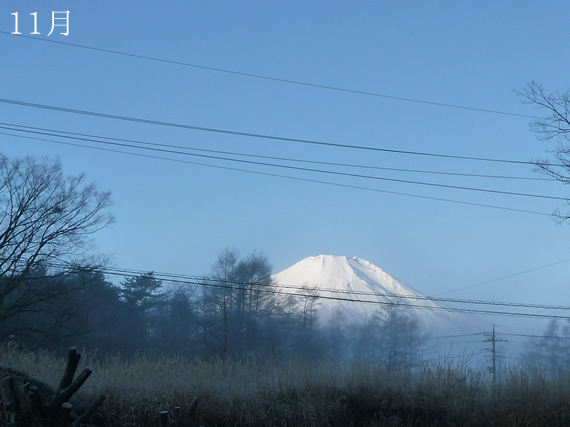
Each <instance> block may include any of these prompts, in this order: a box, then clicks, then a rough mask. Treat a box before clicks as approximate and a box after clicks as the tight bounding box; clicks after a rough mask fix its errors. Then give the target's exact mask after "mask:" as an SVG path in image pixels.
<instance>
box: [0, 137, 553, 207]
mask: <svg viewBox="0 0 570 427" xmlns="http://www.w3.org/2000/svg"><path fill="white" fill-rule="evenodd" d="M0 134H1V135H7V136H13V137H17V138H25V139H31V140H37V141H45V142H50V143H53V144H60V145H67V146H72V147H80V148H87V149H91V150H98V151H106V152H111V153H120V154H125V155H130V156H137V157H142V158H149V159H157V160H166V161H170V162H176V163H183V164H191V165H197V166H204V167H209V168H215V169H220V170H230V171H234V172H243V173H249V174H254V175H262V176H271V177H275V178H283V179H289V180H295V181H301V182H311V183H315V184H323V185H330V186H335V187H342V188H350V189H356V190H364V191H373V192H375V193H384V194H393V195H397V196H405V197H414V198H419V199H424V200H434V201H439V202H447V203H455V204H460V205H466V206H477V207H483V208H489V209H500V210H505V211H511V212H520V213H527V214H532V215H541V216H551V214H548V213H545V212H537V211H531V210H526V209H517V208H509V207H506V206H496V205H489V204H485V203H476V202H466V201H462V200H454V199H445V198H441V197H432V196H424V195H420V194H411V193H403V192H398V191H389V190H381V189H379V188H371V187H363V186H359V185H352V184H342V183H338V182H330V181H322V180H317V179H310V178H301V177H296V176H289V175H280V174H275V173H270V172H261V171H254V170H248V169H240V168H233V167H228V166H220V165H212V164H207V163H200V162H193V161H189V160H182V159H173V158H169V157H160V156H153V155H149V154H141V153H133V152H129V151H122V150H114V149H109V148H101V147H93V146H85V145H81V144H74V143H70V142H62V141H53V140H49V139H45V138H34V137H30V136H23V135H14V134H9V133H4V132H0Z"/></svg>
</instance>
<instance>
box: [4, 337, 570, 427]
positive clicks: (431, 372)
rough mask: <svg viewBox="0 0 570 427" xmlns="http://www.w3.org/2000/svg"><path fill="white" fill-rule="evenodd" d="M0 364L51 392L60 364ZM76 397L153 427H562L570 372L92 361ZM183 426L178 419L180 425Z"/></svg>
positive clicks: (14, 354) (41, 358) (449, 365)
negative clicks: (163, 415)
mask: <svg viewBox="0 0 570 427" xmlns="http://www.w3.org/2000/svg"><path fill="white" fill-rule="evenodd" d="M0 364H1V365H3V366H10V367H11V368H15V369H18V370H21V371H25V372H27V373H28V374H30V375H33V376H34V377H35V378H36V379H39V380H42V381H45V382H47V383H50V384H52V385H57V383H58V382H59V379H60V377H61V375H62V373H63V369H64V366H65V360H64V358H63V357H58V356H55V355H53V354H50V353H48V352H45V351H27V350H25V349H21V348H18V347H17V346H15V345H5V346H2V347H0ZM83 366H90V367H91V368H92V369H93V371H94V373H93V375H92V376H91V377H90V378H89V380H88V381H87V383H86V384H85V386H84V387H83V388H82V389H81V390H80V394H79V396H78V399H80V400H82V401H85V402H86V403H88V402H89V401H92V400H94V399H95V398H96V397H97V396H98V395H100V394H104V395H106V396H107V400H106V402H105V403H104V405H103V408H102V410H101V413H102V415H103V422H104V424H105V425H109V426H157V425H158V414H159V412H160V411H161V410H169V411H171V410H172V409H173V408H174V407H175V406H180V407H181V413H182V415H183V417H184V414H185V413H186V412H187V411H188V410H189V407H190V405H191V402H192V399H193V398H194V396H198V397H199V398H200V403H199V405H198V410H197V413H196V415H195V416H194V417H193V418H191V419H189V418H186V420H185V421H184V422H183V424H182V425H204V426H230V425H232V426H242V425H243V426H333V425H336V426H412V425H413V426H480V425H496V426H520V425H528V426H556V425H560V426H562V425H567V424H570V373H569V372H568V371H559V372H557V373H556V374H555V375H549V376H547V375H546V373H545V372H542V371H540V370H537V369H531V368H525V367H518V366H511V367H508V368H505V369H504V370H503V371H501V372H500V375H499V378H500V381H499V382H498V383H497V384H496V385H494V384H493V383H492V381H491V379H490V377H489V375H488V374H487V373H486V372H485V371H484V370H482V369H476V368H471V367H469V364H468V363H466V362H465V361H463V362H459V363H454V362H451V361H446V362H444V363H442V364H439V365H425V366H421V367H417V368H414V369H400V370H395V371H388V370H387V369H386V368H385V367H384V366H382V365H377V364H373V363H369V362H367V361H364V360H353V361H349V362H343V363H339V362H334V363H333V362H330V363H327V362H318V363H317V362H309V361H305V360H302V359H298V360H287V361H279V362H274V361H270V360H265V359H263V358H260V357H253V356H252V357H250V358H245V359H243V360H239V361H224V360H212V361H200V360H190V359H187V358H185V357H182V356H177V355H163V356H152V357H151V356H144V355H141V356H138V357H136V358H132V359H126V358H122V357H120V356H116V357H106V358H99V357H97V355H96V354H89V353H87V354H84V356H83V358H82V360H81V364H80V369H81V368H82V367H83ZM183 419H184V418H183Z"/></svg>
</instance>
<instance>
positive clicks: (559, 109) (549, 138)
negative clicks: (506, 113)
mask: <svg viewBox="0 0 570 427" xmlns="http://www.w3.org/2000/svg"><path fill="white" fill-rule="evenodd" d="M517 95H518V96H520V97H522V98H523V103H525V104H533V105H536V106H538V107H539V108H540V109H541V110H544V111H545V112H546V116H545V117H544V118H542V119H537V120H535V121H533V122H531V124H530V126H531V129H532V130H533V131H534V132H535V133H536V134H537V136H538V139H539V140H541V141H545V142H555V143H556V145H555V147H554V148H553V149H550V150H548V152H550V153H552V154H553V156H554V158H555V159H556V160H557V162H556V163H553V162H551V161H550V160H549V159H539V160H536V161H535V162H534V163H535V165H536V169H537V171H538V172H541V173H543V174H545V175H547V176H550V177H552V178H554V179H556V180H558V181H560V182H562V183H563V184H570V89H566V90H565V91H555V92H547V91H546V90H545V89H544V87H543V86H542V85H541V84H539V83H537V82H535V81H531V82H530V83H529V84H528V85H527V86H526V87H525V88H524V89H523V90H521V91H519V92H517ZM567 204H570V199H569V200H568V201H567ZM554 215H555V217H556V218H557V219H558V220H559V221H560V222H563V221H565V220H567V219H569V218H570V212H567V213H560V211H559V210H557V211H556V212H555V214H554Z"/></svg>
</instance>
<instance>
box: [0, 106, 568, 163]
mask: <svg viewBox="0 0 570 427" xmlns="http://www.w3.org/2000/svg"><path fill="white" fill-rule="evenodd" d="M0 102H1V103H4V104H11V105H18V106H21V107H29V108H38V109H43V110H51V111H58V112H62V113H69V114H79V115H85V116H91V117H99V118H105V119H111V120H121V121H127V122H133V123H144V124H149V125H155V126H166V127H172V128H179V129H187V130H196V131H201V132H212V133H220V134H226V135H234V136H244V137H250V138H260V139H270V140H275V141H283V142H295V143H301V144H313V145H319V146H327V147H335V148H347V149H355V150H367V151H375V152H383V153H394V154H406V155H415V156H427V157H438V158H447V159H458V160H472V161H482V162H495V163H509V164H519V165H532V166H537V165H540V164H542V163H535V162H530V161H522V160H507V159H492V158H484V157H470V156H456V155H450V154H437V153H428V152H420V151H406V150H394V149H388V148H377V147H370V146H362V145H351V144H337V143H333V142H324V141H316V140H310V139H302V138H289V137H284V136H276V135H266V134H259V133H252V132H241V131H234V130H228V129H219V128H210V127H204V126H194V125H185V124H182V123H173V122H165V121H160V120H152V119H142V118H138V117H130V116H121V115H116V114H108V113H100V112H94V111H86V110H78V109H74V108H65V107H58V106H54V105H46V104H35V103H31V102H25V101H18V100H13V99H5V98H0ZM549 165H550V166H564V165H558V164H550V163H549Z"/></svg>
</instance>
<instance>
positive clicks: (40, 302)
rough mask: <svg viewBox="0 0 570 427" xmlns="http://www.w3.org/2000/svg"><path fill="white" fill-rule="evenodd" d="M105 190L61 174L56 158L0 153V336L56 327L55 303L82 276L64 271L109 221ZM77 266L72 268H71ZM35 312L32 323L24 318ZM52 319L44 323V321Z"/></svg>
mask: <svg viewBox="0 0 570 427" xmlns="http://www.w3.org/2000/svg"><path fill="white" fill-rule="evenodd" d="M110 203H111V202H110V193H107V192H99V191H98V190H97V189H96V187H95V185H93V184H86V183H85V178H84V176H83V175H80V176H77V177H69V178H66V177H64V175H63V173H62V168H61V164H60V162H59V161H52V160H48V159H42V160H37V159H35V158H32V157H25V158H19V159H14V160H10V159H8V158H7V157H6V156H4V155H0V331H1V332H0V333H1V334H2V335H3V336H5V335H7V334H10V333H14V332H23V331H26V332H33V333H40V334H41V333H46V331H48V330H53V329H54V328H55V329H57V328H59V327H61V325H62V323H65V321H66V319H67V318H69V313H67V314H66V315H65V316H61V313H58V312H57V310H55V307H57V306H58V305H61V302H62V300H63V299H64V298H65V296H66V295H69V294H70V292H72V291H73V289H74V287H76V286H81V281H79V282H77V281H70V280H68V279H69V274H70V273H71V272H72V271H73V268H71V269H70V268H66V267H65V265H72V264H73V265H74V266H75V267H76V266H77V264H78V263H81V261H80V260H81V259H82V258H83V259H85V257H87V256H88V254H89V251H90V250H91V249H92V244H91V243H92V240H91V235H92V234H93V233H95V232H96V231H98V230H100V229H102V228H104V227H106V226H108V225H110V224H111V223H112V222H113V217H112V215H111V214H109V213H107V212H106V209H107V208H108V207H109V205H110ZM75 271H76V270H75ZM26 316H35V317H36V318H37V319H39V320H37V321H36V324H35V325H33V324H29V323H27V325H26V326H23V324H22V322H20V321H17V320H15V319H22V318H23V317H26ZM48 319H49V320H48Z"/></svg>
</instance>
